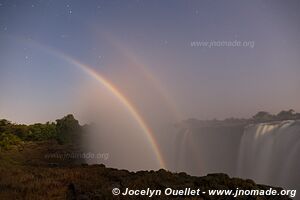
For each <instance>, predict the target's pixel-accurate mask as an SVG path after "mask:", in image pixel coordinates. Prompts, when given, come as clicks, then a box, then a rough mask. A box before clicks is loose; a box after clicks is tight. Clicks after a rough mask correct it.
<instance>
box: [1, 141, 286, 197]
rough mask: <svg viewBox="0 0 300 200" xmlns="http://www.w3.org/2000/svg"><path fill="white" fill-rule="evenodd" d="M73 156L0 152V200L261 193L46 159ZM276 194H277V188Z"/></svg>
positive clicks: (47, 149)
mask: <svg viewBox="0 0 300 200" xmlns="http://www.w3.org/2000/svg"><path fill="white" fill-rule="evenodd" d="M74 151H76V148H74V147H73V146H71V145H59V144H57V143H56V142H54V141H52V142H49V141H48V142H29V143H24V144H22V145H19V146H16V147H14V148H12V149H10V150H5V151H2V152H0V199H28V200H29V199H30V200H34V199H100V200H105V199H150V198H149V197H148V196H149V195H148V196H146V195H143V196H123V195H117V196H114V195H113V194H112V189H113V188H119V189H120V190H121V192H125V191H126V188H129V189H132V190H144V189H147V188H149V189H151V190H161V191H164V190H165V189H166V188H172V189H173V190H182V189H185V188H190V189H200V190H201V191H208V190H209V189H210V190H211V189H229V190H236V188H239V189H248V190H254V189H265V190H268V189H269V188H270V187H268V186H263V185H258V184H255V183H254V182H253V181H252V180H242V179H238V178H230V177H229V176H227V175H226V174H210V175H207V176H204V177H193V176H189V175H187V174H186V173H171V172H168V171H166V170H158V171H139V172H129V171H127V170H117V169H111V168H106V167H105V166H104V165H86V164H80V163H82V160H80V159H60V158H49V157H47V156H45V155H49V153H52V154H53V153H56V154H62V153H70V152H74ZM276 190H278V191H279V190H280V189H279V188H277V189H276ZM151 199H181V200H182V199H205V200H206V199H207V200H209V199H256V200H258V199H259V200H264V199H272V200H276V199H278V200H279V199H280V200H283V199H289V198H288V197H283V196H238V197H236V198H235V197H233V196H232V195H231V196H216V195H215V196H210V195H208V193H206V194H203V193H200V194H199V195H192V196H184V195H181V196H179V195H176V196H172V195H171V196H166V195H164V194H162V195H153V196H152V197H151Z"/></svg>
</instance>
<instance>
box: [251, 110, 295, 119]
mask: <svg viewBox="0 0 300 200" xmlns="http://www.w3.org/2000/svg"><path fill="white" fill-rule="evenodd" d="M252 119H253V120H254V121H255V122H271V121H280V120H297V119H300V113H296V112H295V111H294V110H293V109H290V110H283V111H281V112H279V113H278V114H277V115H272V114H270V113H268V112H265V111H260V112H258V113H257V114H256V115H254V116H253V117H252Z"/></svg>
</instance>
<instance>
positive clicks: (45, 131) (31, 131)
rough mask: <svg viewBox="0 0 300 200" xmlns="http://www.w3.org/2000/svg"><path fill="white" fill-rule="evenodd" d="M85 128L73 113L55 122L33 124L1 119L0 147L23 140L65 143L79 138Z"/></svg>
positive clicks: (6, 146) (5, 147)
mask: <svg viewBox="0 0 300 200" xmlns="http://www.w3.org/2000/svg"><path fill="white" fill-rule="evenodd" d="M83 129H84V127H83V126H80V124H79V122H78V121H77V120H76V119H75V118H74V116H73V115H71V114H70V115H67V116H65V117H63V118H62V119H58V120H56V121H55V122H47V123H45V124H41V123H36V124H32V125H24V124H14V123H12V122H10V121H8V120H6V119H2V120H0V149H7V148H9V147H10V146H11V145H17V144H20V143H21V142H22V141H45V140H56V141H57V142H58V143H59V144H65V143H69V142H71V141H73V140H74V139H76V138H78V137H79V136H80V134H81V133H82V132H83Z"/></svg>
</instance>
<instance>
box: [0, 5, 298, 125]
mask: <svg viewBox="0 0 300 200" xmlns="http://www.w3.org/2000/svg"><path fill="white" fill-rule="evenodd" d="M299 10H300V2H299V1H297V0H289V1H284V0H281V1H277V0H266V1H263V0H252V1H240V0H229V1H221V0H220V1H211V0H207V1H188V0H187V1H173V0H172V1H171V0H170V1H161V0H160V1H158V0H151V1H143V0H136V1H125V0H120V1H96V0H74V1H66V0H48V1H46V0H34V1H31V0H26V1H23V0H19V1H16V0H0V92H1V95H0V118H8V119H10V120H13V121H16V122H22V123H31V122H37V121H41V122H43V121H48V120H54V119H56V118H58V117H61V116H63V115H65V114H67V113H74V114H75V115H76V116H77V117H79V118H81V119H82V120H83V121H84V120H85V119H84V118H85V115H84V114H82V113H84V112H83V110H89V109H91V108H90V107H94V106H99V107H101V106H103V105H105V106H104V108H103V111H105V112H110V111H111V112H118V111H117V110H116V108H115V106H109V105H110V102H111V99H113V98H114V97H113V96H112V95H111V94H110V92H109V91H107V90H105V89H103V86H101V85H99V84H96V83H95V82H94V81H93V80H92V78H91V77H90V76H89V75H87V74H85V73H84V72H82V70H81V69H79V68H78V67H75V66H73V65H72V64H71V63H69V62H67V61H66V60H65V59H63V58H62V57H63V56H62V55H67V56H69V57H72V58H73V59H76V60H77V61H79V62H81V63H83V64H85V65H88V66H90V67H91V68H93V69H94V70H95V71H97V72H98V73H99V74H101V75H102V76H103V77H105V78H106V79H107V80H109V81H110V82H111V83H113V84H114V85H115V86H116V88H118V90H119V91H120V92H121V93H122V94H124V95H125V96H126V97H127V98H128V99H129V100H130V102H131V103H132V104H133V105H134V106H135V107H136V108H137V109H138V110H139V112H140V114H141V115H142V116H144V117H145V118H146V119H147V120H149V121H151V120H152V121H153V120H155V119H156V117H157V115H159V116H165V117H169V116H175V115H176V116H177V119H186V118H190V117H195V118H199V119H212V118H218V119H222V118H226V117H250V116H252V115H253V114H255V113H256V112H257V111H259V110H266V111H269V112H273V113H277V112H279V111H280V110H282V109H290V108H293V109H295V110H296V111H300V103H299V102H300V101H299V99H300V92H299V91H300V65H299V63H300V56H299V52H300V22H299V19H300V12H299ZM207 41H208V42H211V41H215V42H227V43H228V42H232V41H239V42H241V43H242V44H248V43H249V44H250V43H251V44H252V45H248V46H247V45H244V46H243V45H242V46H238V47H232V46H217V45H216V46H214V47H210V48H209V47H207V46H206V47H205V46H196V47H195V46H192V45H191V44H192V43H193V42H207ZM247 42H248V43H247ZM91 99H94V100H95V99H98V100H99V101H96V102H94V101H92V100H91ZM91 101H92V102H91ZM87 105H88V106H87ZM89 106H90V107H89ZM166 113H167V114H166ZM174 118H175V117H174Z"/></svg>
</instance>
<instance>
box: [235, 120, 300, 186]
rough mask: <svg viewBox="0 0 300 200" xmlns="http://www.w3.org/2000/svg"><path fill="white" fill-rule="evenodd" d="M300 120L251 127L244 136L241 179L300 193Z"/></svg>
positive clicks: (240, 155) (240, 153)
mask: <svg viewBox="0 0 300 200" xmlns="http://www.w3.org/2000/svg"><path fill="white" fill-rule="evenodd" d="M299 158H300V121H295V120H288V121H281V122H270V123H261V124H254V125H248V126H247V127H246V128H245V130H244V133H243V136H242V139H241V143H240V149H239V157H238V164H237V176H238V177H242V178H251V179H253V180H255V181H256V182H258V183H263V184H270V185H275V186H281V187H285V188H288V189H298V190H299V191H300V171H299V169H300V159H299Z"/></svg>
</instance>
